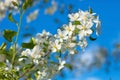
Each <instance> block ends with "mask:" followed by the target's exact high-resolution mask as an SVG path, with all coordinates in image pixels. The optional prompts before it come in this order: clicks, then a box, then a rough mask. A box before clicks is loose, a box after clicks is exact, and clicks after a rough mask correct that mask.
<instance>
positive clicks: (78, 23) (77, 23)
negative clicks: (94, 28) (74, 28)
mask: <svg viewBox="0 0 120 80" xmlns="http://www.w3.org/2000/svg"><path fill="white" fill-rule="evenodd" d="M80 24H81V23H80V21H74V22H73V25H80Z"/></svg>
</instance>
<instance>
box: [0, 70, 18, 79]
mask: <svg viewBox="0 0 120 80" xmlns="http://www.w3.org/2000/svg"><path fill="white" fill-rule="evenodd" d="M0 80H18V75H17V72H16V71H15V70H2V69H0Z"/></svg>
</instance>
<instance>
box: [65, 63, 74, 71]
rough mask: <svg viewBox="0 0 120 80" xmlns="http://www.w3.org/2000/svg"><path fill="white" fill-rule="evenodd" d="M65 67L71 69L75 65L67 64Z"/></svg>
mask: <svg viewBox="0 0 120 80" xmlns="http://www.w3.org/2000/svg"><path fill="white" fill-rule="evenodd" d="M65 67H67V68H68V69H70V70H72V69H73V67H72V65H71V64H65Z"/></svg>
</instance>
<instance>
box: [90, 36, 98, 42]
mask: <svg viewBox="0 0 120 80" xmlns="http://www.w3.org/2000/svg"><path fill="white" fill-rule="evenodd" d="M89 39H90V40H91V41H95V40H96V39H97V38H93V37H92V36H90V37H89Z"/></svg>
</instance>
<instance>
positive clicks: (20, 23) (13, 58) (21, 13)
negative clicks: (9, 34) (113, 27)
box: [12, 9, 23, 67]
mask: <svg viewBox="0 0 120 80" xmlns="http://www.w3.org/2000/svg"><path fill="white" fill-rule="evenodd" d="M19 11H20V22H19V24H16V25H17V28H18V31H17V36H16V40H15V43H14V53H13V57H12V67H13V65H14V61H15V56H16V54H17V52H16V48H17V46H16V45H17V42H18V37H19V33H20V27H21V25H22V16H23V12H22V11H21V9H19Z"/></svg>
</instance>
